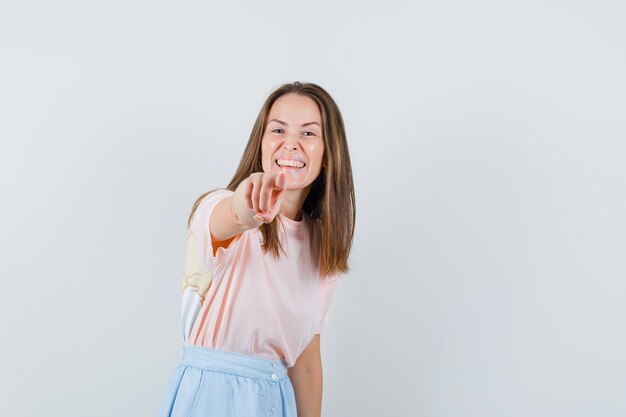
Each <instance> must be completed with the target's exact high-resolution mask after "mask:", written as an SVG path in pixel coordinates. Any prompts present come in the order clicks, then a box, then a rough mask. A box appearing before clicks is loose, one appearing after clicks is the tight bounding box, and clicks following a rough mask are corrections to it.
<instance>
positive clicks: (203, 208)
mask: <svg viewBox="0 0 626 417" xmlns="http://www.w3.org/2000/svg"><path fill="white" fill-rule="evenodd" d="M233 194H234V192H233V191H230V190H222V189H219V190H216V191H213V192H211V193H209V194H207V195H206V196H205V197H204V198H203V199H202V200H201V201H200V203H199V204H198V206H197V207H196V211H195V212H194V214H193V216H192V218H191V223H190V225H189V232H188V235H189V237H191V238H192V239H193V241H194V244H195V247H196V250H197V254H198V257H199V260H200V262H202V264H203V266H204V267H205V268H206V269H207V270H208V271H213V270H214V269H215V267H216V266H218V265H219V264H220V263H221V262H223V261H224V260H225V258H226V255H227V254H228V253H230V252H232V251H233V250H234V247H235V246H237V244H238V243H239V240H240V239H241V237H242V234H239V235H237V236H235V238H234V239H233V240H232V241H231V242H230V244H229V245H228V247H227V248H224V247H219V248H217V253H215V251H214V250H213V244H212V242H211V233H210V231H209V219H210V218H211V213H213V210H214V209H215V207H216V206H217V204H218V203H219V202H220V201H222V200H224V199H225V198H227V197H230V196H231V195H233Z"/></svg>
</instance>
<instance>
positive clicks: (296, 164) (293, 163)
mask: <svg viewBox="0 0 626 417" xmlns="http://www.w3.org/2000/svg"><path fill="white" fill-rule="evenodd" d="M276 163H277V164H278V165H279V166H288V167H294V168H302V167H303V166H304V162H300V161H292V160H289V159H277V160H276Z"/></svg>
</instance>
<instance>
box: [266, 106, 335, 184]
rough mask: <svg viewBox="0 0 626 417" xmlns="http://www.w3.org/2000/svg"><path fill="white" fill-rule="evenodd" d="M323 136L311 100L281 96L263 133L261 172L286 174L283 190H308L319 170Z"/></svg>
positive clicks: (318, 118) (318, 114) (273, 107)
mask: <svg viewBox="0 0 626 417" xmlns="http://www.w3.org/2000/svg"><path fill="white" fill-rule="evenodd" d="M322 135H323V132H322V117H321V114H320V111H319V109H318V107H317V104H316V103H315V101H313V99H311V98H309V97H307V96H298V95H296V94H285V95H283V96H281V97H280V98H278V99H277V100H276V101H275V102H274V104H273V105H272V108H271V109H270V112H269V115H268V117H267V123H266V128H265V132H263V139H262V142H261V159H262V164H263V171H264V172H274V173H281V172H284V173H285V174H287V175H286V178H285V179H286V183H285V184H286V185H285V189H292V190H293V189H303V188H305V187H308V186H309V185H310V184H311V183H313V181H315V179H316V178H317V176H318V175H319V173H320V170H321V168H322V157H323V156H324V138H323V136H322ZM281 165H282V166H281ZM289 165H292V166H289Z"/></svg>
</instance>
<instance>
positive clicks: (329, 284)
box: [315, 277, 339, 334]
mask: <svg viewBox="0 0 626 417" xmlns="http://www.w3.org/2000/svg"><path fill="white" fill-rule="evenodd" d="M338 280H339V278H337V277H327V278H322V279H321V283H320V297H321V307H322V316H321V317H322V318H321V320H320V323H319V324H318V326H317V329H316V330H315V334H321V333H322V330H324V329H325V328H326V325H327V324H328V322H329V320H330V318H329V314H328V311H329V309H330V304H331V301H332V298H333V295H334V294H335V289H336V288H337V282H338Z"/></svg>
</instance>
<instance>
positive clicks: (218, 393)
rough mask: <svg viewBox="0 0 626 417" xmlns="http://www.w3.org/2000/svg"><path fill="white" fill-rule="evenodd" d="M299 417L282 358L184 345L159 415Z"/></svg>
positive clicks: (183, 416)
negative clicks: (181, 356) (267, 357)
mask: <svg viewBox="0 0 626 417" xmlns="http://www.w3.org/2000/svg"><path fill="white" fill-rule="evenodd" d="M261 416H265V417H297V410H296V398H295V393H294V390H293V386H292V385H291V381H290V380H289V376H288V375H287V364H286V363H285V361H284V360H283V359H278V360H271V359H265V358H260V357H256V356H250V355H244V354H242V353H236V352H228V351H224V350H218V349H212V348H205V347H200V346H192V345H183V358H182V361H181V363H180V364H179V365H178V366H177V367H176V369H175V370H174V374H173V375H172V377H171V378H170V381H169V384H168V385H167V388H166V390H165V395H164V397H163V400H162V402H161V406H160V408H159V412H158V414H157V417H261Z"/></svg>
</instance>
